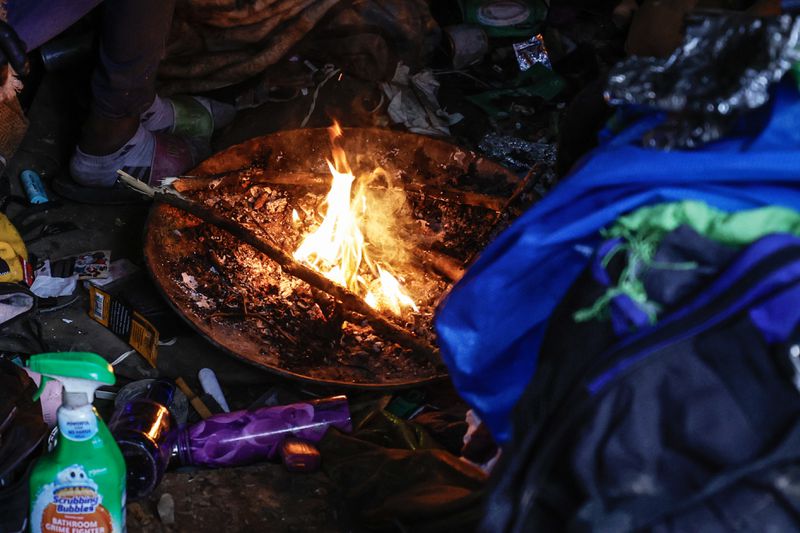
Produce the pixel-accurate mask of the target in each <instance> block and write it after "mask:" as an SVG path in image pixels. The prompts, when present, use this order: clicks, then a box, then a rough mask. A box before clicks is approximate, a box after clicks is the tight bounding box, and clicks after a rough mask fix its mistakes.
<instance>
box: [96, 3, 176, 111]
mask: <svg viewBox="0 0 800 533" xmlns="http://www.w3.org/2000/svg"><path fill="white" fill-rule="evenodd" d="M104 4H105V5H104V10H105V12H104V14H103V29H102V35H101V41H100V63H99V64H98V66H97V68H96V69H95V72H94V75H93V77H92V95H93V97H94V100H93V105H94V109H95V111H97V112H98V113H99V114H100V115H102V116H105V117H108V118H121V117H130V116H138V115H140V114H141V113H142V112H143V111H145V110H146V109H147V108H148V107H149V106H150V104H151V103H152V102H153V99H154V98H155V77H156V69H157V68H158V64H159V62H160V61H161V58H162V56H163V54H164V47H165V45H166V41H167V37H168V35H169V30H170V27H171V25H172V12H173V10H174V8H175V0H105V2H104Z"/></svg>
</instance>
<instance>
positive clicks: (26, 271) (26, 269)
mask: <svg viewBox="0 0 800 533" xmlns="http://www.w3.org/2000/svg"><path fill="white" fill-rule="evenodd" d="M19 260H20V264H21V265H22V281H24V282H25V285H27V286H28V287H30V286H31V285H33V280H34V279H35V278H36V276H34V274H33V265H32V264H31V263H30V261H26V260H25V259H23V258H21V257H20V258H19Z"/></svg>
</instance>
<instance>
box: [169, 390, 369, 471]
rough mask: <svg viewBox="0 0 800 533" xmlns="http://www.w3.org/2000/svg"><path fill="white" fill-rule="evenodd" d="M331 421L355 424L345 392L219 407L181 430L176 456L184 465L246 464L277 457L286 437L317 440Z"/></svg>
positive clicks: (348, 428)
mask: <svg viewBox="0 0 800 533" xmlns="http://www.w3.org/2000/svg"><path fill="white" fill-rule="evenodd" d="M331 426H333V427H335V428H337V429H339V430H341V431H344V432H347V433H349V432H351V431H352V430H353V427H352V424H351V422H350V408H349V406H348V405H347V397H345V396H334V397H332V398H325V399H322V400H314V401H310V402H301V403H293V404H289V405H279V406H275V407H261V408H259V409H253V410H247V411H236V412H233V413H221V414H218V415H214V416H212V417H210V418H207V419H205V420H201V421H200V422H197V423H196V424H193V425H192V426H189V427H187V428H184V429H183V430H181V432H180V434H179V435H178V438H177V440H176V442H175V446H174V447H173V450H172V457H173V461H175V463H174V464H180V465H198V466H211V467H222V466H238V465H247V464H251V463H256V462H259V461H264V460H269V459H273V458H275V457H277V456H278V453H279V450H280V447H281V445H282V444H283V441H284V440H285V439H286V438H288V437H295V438H297V439H300V440H303V441H306V442H311V443H316V442H319V441H320V440H321V439H322V437H323V436H324V435H325V432H326V431H327V430H328V428H329V427H331ZM171 464H173V463H171Z"/></svg>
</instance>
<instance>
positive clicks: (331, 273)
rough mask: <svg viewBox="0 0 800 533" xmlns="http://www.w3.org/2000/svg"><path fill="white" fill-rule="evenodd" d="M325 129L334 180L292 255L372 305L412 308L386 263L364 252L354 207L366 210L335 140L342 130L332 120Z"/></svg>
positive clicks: (399, 310)
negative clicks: (318, 219)
mask: <svg viewBox="0 0 800 533" xmlns="http://www.w3.org/2000/svg"><path fill="white" fill-rule="evenodd" d="M328 132H329V134H330V138H331V145H332V149H331V151H332V154H333V162H331V161H328V169H329V170H330V172H331V176H333V180H332V181H331V188H330V190H329V191H328V194H327V196H326V197H325V204H326V206H327V207H326V212H325V216H324V217H323V219H322V223H321V224H320V225H319V227H317V229H315V230H314V231H312V232H310V233H309V234H307V235H306V236H305V238H304V239H303V241H302V242H301V243H300V246H299V247H298V248H297V250H295V252H294V257H295V259H297V260H298V261H302V262H304V263H306V264H308V265H309V266H310V267H311V268H313V269H315V270H317V271H318V272H319V273H320V274H322V275H323V276H325V277H326V278H328V279H330V280H331V281H333V282H334V283H337V284H339V285H342V286H343V287H346V288H348V289H350V290H351V291H353V292H354V293H356V294H359V295H361V296H363V297H364V300H365V301H366V302H367V303H368V304H369V305H370V306H371V307H373V308H375V309H381V310H388V311H391V312H392V313H395V314H397V315H400V314H402V312H403V310H404V309H406V308H410V309H413V310H414V311H417V310H418V309H417V306H416V304H415V303H414V300H412V299H411V297H410V296H409V295H408V294H406V292H405V291H404V289H403V286H402V285H401V283H400V281H399V280H398V279H397V278H395V277H394V276H393V275H392V274H391V272H390V271H389V267H388V266H385V265H384V266H381V265H378V264H376V263H375V262H374V261H373V260H372V259H371V258H370V257H369V255H368V254H367V250H366V242H365V239H364V234H363V233H362V231H361V228H360V226H359V212H358V209H360V210H361V212H360V214H361V215H363V214H364V213H365V212H366V210H367V199H366V197H365V196H364V195H363V194H361V193H359V194H357V195H356V196H355V198H352V199H351V195H352V187H353V182H354V181H355V176H353V172H352V170H351V169H350V165H349V164H348V163H347V155H346V154H345V151H344V150H343V149H342V148H341V147H340V146H339V145H338V144H337V140H338V139H339V137H341V136H342V129H341V128H340V127H339V124H338V123H337V122H334V123H333V126H331V127H330V128H329V129H328Z"/></svg>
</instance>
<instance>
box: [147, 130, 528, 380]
mask: <svg viewBox="0 0 800 533" xmlns="http://www.w3.org/2000/svg"><path fill="white" fill-rule="evenodd" d="M340 145H341V146H342V147H343V148H344V149H345V151H346V153H347V156H348V159H349V161H350V164H351V166H352V167H353V171H354V174H355V175H356V176H358V175H359V174H360V173H361V172H366V171H369V170H371V169H373V168H375V167H378V166H380V167H381V168H384V169H386V172H387V174H391V175H392V176H394V177H395V179H396V180H399V181H395V182H394V185H393V186H394V187H397V183H400V184H401V185H402V188H405V190H410V189H409V188H411V189H414V190H415V191H416V194H408V195H407V199H406V200H405V201H406V202H407V204H404V205H408V206H409V209H408V210H409V212H412V213H413V220H412V222H414V223H415V224H416V223H419V225H420V228H423V229H424V230H425V231H429V232H430V233H432V234H435V235H437V236H440V237H441V238H440V239H439V240H438V241H437V242H436V243H434V244H435V246H436V248H437V250H436V251H437V253H445V254H447V255H449V256H450V257H452V258H453V259H455V262H456V263H458V262H462V261H465V260H468V259H469V258H470V257H472V256H473V255H474V254H475V253H476V252H478V251H480V250H481V249H482V248H483V247H484V246H485V245H486V244H487V241H488V239H489V233H490V230H491V227H492V225H493V223H494V221H495V220H496V218H497V206H498V205H501V206H502V205H503V203H504V201H505V199H506V198H507V197H508V196H510V195H511V193H512V192H513V190H514V189H515V187H516V185H517V183H518V178H517V177H516V176H515V175H514V174H512V173H511V172H509V171H508V170H506V169H504V168H503V167H501V166H499V165H497V164H495V163H493V162H491V161H488V160H486V159H484V158H482V157H481V156H479V155H477V154H475V153H473V152H470V151H468V150H464V149H461V148H459V147H457V146H453V145H451V144H448V143H446V142H443V141H439V140H435V139H431V138H428V137H422V136H418V135H413V134H408V133H400V132H395V131H391V130H381V129H358V128H352V129H350V128H345V129H344V136H343V138H342V139H341V141H340ZM330 154H331V146H330V140H329V136H328V132H327V130H325V129H304V130H293V131H283V132H279V133H275V134H272V135H267V136H264V137H259V138H255V139H252V140H250V141H247V142H244V143H242V144H239V145H236V146H232V147H230V148H228V149H227V150H224V151H222V152H220V153H218V154H216V155H214V156H212V157H211V158H210V159H208V160H206V161H205V162H203V163H202V164H201V165H200V166H199V167H197V168H196V169H194V170H193V171H191V172H189V173H187V175H190V176H196V177H198V178H204V179H198V180H196V181H193V182H191V183H190V182H189V180H186V179H184V180H182V181H181V183H182V184H184V185H185V188H184V189H183V190H184V193H183V194H185V195H186V196H188V197H192V198H193V199H195V200H196V201H202V202H204V203H205V204H206V205H211V206H213V208H214V209H215V210H217V211H218V212H220V213H222V214H225V213H227V216H233V217H236V218H237V219H238V220H240V221H243V222H244V223H248V222H247V221H254V222H253V224H255V227H257V228H258V231H262V232H263V234H264V235H266V236H267V237H268V238H270V239H273V240H274V242H276V243H278V244H279V245H281V246H282V247H283V248H284V250H286V251H287V252H289V253H291V252H292V250H293V249H294V248H293V246H295V245H296V243H298V242H299V240H300V238H301V237H302V235H303V234H304V233H305V232H306V231H307V228H298V227H296V222H295V225H294V226H293V225H292V223H291V221H292V210H293V206H300V207H298V209H301V208H302V209H306V208H303V207H302V205H301V202H302V201H306V203H308V202H309V200H308V198H309V197H311V198H315V196H314V194H316V195H320V196H319V197H320V198H324V194H325V192H326V190H327V187H325V190H320V179H321V178H320V179H318V180H317V183H315V184H314V185H313V187H311V186H309V188H306V189H304V188H303V187H302V186H300V187H298V186H297V184H296V183H295V184H292V185H291V186H284V185H285V183H284V184H283V185H281V184H278V185H273V184H272V183H271V182H270V183H267V184H265V183H264V180H271V179H273V178H274V177H281V176H297V175H299V174H308V175H312V176H325V175H327V174H328V169H327V164H326V159H328V158H330V157H331V156H330ZM279 182H280V180H277V181H276V183H279ZM186 184H188V185H186ZM254 187H255V188H254ZM187 188H188V189H189V190H187ZM443 189H446V190H447V191H448V194H449V197H448V198H447V199H443V198H441V197H440V198H436V194H435V192H436V191H439V190H443ZM312 190H313V194H312V193H311V192H309V191H312ZM423 190H424V192H420V191H423ZM430 191H433V194H428V193H429V192H430ZM459 192H464V193H467V194H470V193H480V194H477V195H476V196H479V197H481V198H490V199H492V200H495V202H494V204H493V205H488V206H484V205H480V202H478V203H476V202H475V201H474V199H473V200H469V201H468V202H467V204H466V205H465V204H463V203H459V202H460V201H459V200H458V198H460V197H459ZM488 194H491V196H488ZM276 195H277V197H278V199H279V200H280V202H278V203H275V204H270V205H268V206H267V207H263V208H262V206H264V205H265V203H264V201H262V200H263V198H266V197H267V196H269V197H270V198H275V197H276ZM262 197H263V198H262ZM454 198H455V200H454ZM304 199H305V200H304ZM490 203H491V202H490ZM242 206H244V207H242ZM249 206H252V209H254V210H259V211H257V212H256V211H251V210H250V209H251V207H249ZM275 206H278V207H275ZM226 210H227V211H226ZM244 211H247V212H248V213H249V214H245V215H243V212H244ZM303 212H304V213H305V212H307V210H306V211H303ZM312 212H313V210H312ZM253 213H255V214H257V215H258V217H261V218H259V219H258V220H255V218H253ZM243 216H247V217H249V218H247V219H246V220H245V219H242V218H241V217H243ZM256 218H257V217H256ZM259 220H260V222H259ZM431 228H432V229H431ZM425 231H421V232H420V233H425ZM220 243H223V244H220ZM427 244H429V243H426V246H427ZM212 245H214V246H217V247H222V248H220V249H218V250H217V251H214V250H212V249H211V248H209V247H210V246H212ZM232 249H233V250H235V251H231V250H232ZM245 249H246V250H245ZM245 251H247V253H248V254H250V255H248V256H247V257H248V259H246V260H245V261H244V262H240V263H239V265H240V267H237V270H236V271H232V272H229V273H228V274H226V275H223V274H222V273H220V272H219V270H220V268H222V267H220V261H221V262H222V264H223V265H225V268H228V267H227V265H229V264H231V259H230V258H229V257H228V256H225V257H223V258H222V259H220V256H221V255H223V256H224V255H225V254H239V253H244V252H245ZM145 256H146V261H147V265H148V268H149V270H150V272H151V274H152V277H153V279H154V280H155V282H156V285H157V286H158V287H159V288H160V290H161V291H162V293H163V294H164V296H165V297H166V299H167V301H168V302H169V303H170V305H171V306H172V308H173V309H174V310H175V311H176V312H177V313H178V314H179V315H180V316H181V317H183V318H184V319H185V320H186V321H187V322H188V323H189V324H190V325H191V326H192V327H193V328H194V329H195V330H196V331H197V332H199V333H200V334H201V335H202V336H203V337H205V338H206V339H208V340H209V341H210V342H211V343H212V344H214V345H215V346H217V347H218V348H220V349H222V350H223V351H224V352H226V353H228V354H230V355H232V356H234V357H236V358H239V359H242V360H244V361H246V362H248V363H251V364H254V365H256V366H258V367H261V368H263V369H266V370H268V371H270V372H274V373H276V374H279V375H281V376H284V377H289V378H292V379H296V380H301V381H305V382H313V383H316V384H324V385H330V386H335V387H338V388H351V389H353V388H354V389H400V388H407V387H413V386H418V385H422V384H425V383H430V382H433V381H436V380H439V379H442V378H444V377H446V373H445V372H446V371H445V369H444V368H443V367H442V366H438V367H437V366H435V365H431V364H430V363H429V362H427V361H425V360H424V359H423V358H420V357H419V356H418V355H415V354H413V353H412V352H410V351H409V350H404V349H402V348H400V347H399V346H398V345H396V344H394V343H391V342H389V341H385V339H382V338H381V337H380V335H376V334H375V332H374V331H372V330H371V329H370V328H369V326H367V325H366V324H365V323H361V324H355V323H353V322H349V321H344V324H345V326H343V327H340V329H339V330H337V331H345V330H346V331H347V332H346V334H342V335H341V336H342V339H341V340H339V341H335V342H330V343H328V344H326V342H327V341H324V342H323V341H319V338H320V335H321V334H320V331H324V328H325V327H326V326H325V322H324V321H325V320H327V319H326V318H325V316H324V315H323V316H322V321H320V322H318V323H317V322H314V321H313V320H312V319H309V318H308V317H306V316H305V315H303V316H302V317H301V318H300V319H295V318H296V316H298V315H302V314H303V313H305V309H308V308H310V307H314V299H312V298H311V297H310V296H309V295H311V294H313V290H312V289H311V288H309V287H308V286H307V285H305V284H304V283H303V282H299V281H298V280H295V279H294V278H291V276H289V275H287V274H285V273H283V272H282V271H281V270H280V268H279V267H278V266H277V264H275V263H273V262H272V261H271V260H270V259H268V258H267V257H266V256H264V255H262V254H260V253H258V252H256V251H255V250H253V249H251V248H249V246H247V245H244V244H241V243H239V242H238V241H233V238H232V237H230V236H229V235H228V234H225V233H224V232H222V231H221V230H219V229H217V228H213V227H210V226H208V225H206V224H204V223H202V222H200V221H199V220H198V219H195V218H194V217H192V216H191V215H188V214H186V213H184V212H183V211H180V210H178V209H175V208H173V207H170V206H166V205H163V204H156V205H154V207H153V208H152V210H151V212H150V215H149V218H148V222H147V229H146V234H145ZM226 257H227V259H226ZM236 257H239V256H236ZM420 261H421V260H420ZM256 263H257V265H255V266H257V267H258V268H259V270H257V272H267V271H268V272H270V274H269V275H270V276H272V277H273V278H274V280H275V284H276V286H277V285H281V286H285V285H287V284H291V283H293V284H294V285H292V286H293V287H295V289H294V292H293V293H291V294H290V295H288V296H287V295H286V294H284V293H285V288H281V289H277V288H275V290H273V291H271V292H270V291H266V292H264V293H263V294H264V295H266V296H265V297H264V298H261V297H258V298H253V299H251V300H249V302H250V303H247V301H246V300H247V298H250V296H247V295H246V293H247V292H248V291H250V290H251V288H252V286H251V285H248V284H247V283H246V282H245V283H241V282H238V281H236V280H241V279H242V278H241V276H242V275H244V274H242V272H241V270H243V269H244V270H247V269H249V268H255V267H254V264H256ZM418 264H422V263H418ZM215 265H216V266H215ZM242 265H243V266H242ZM421 268H422V267H421ZM424 272H426V273H425V274H424V275H423V278H425V283H427V285H426V287H434V288H435V290H431V291H429V292H430V294H428V295H427V296H426V299H425V302H424V305H423V304H422V303H420V315H421V317H420V316H415V317H414V321H415V322H414V323H411V324H409V323H406V324H405V325H404V327H406V328H407V329H409V330H412V331H414V332H415V334H418V335H421V336H423V337H425V338H426V340H428V341H430V342H435V337H434V334H433V331H432V325H431V324H432V320H433V312H434V310H435V306H436V304H437V302H438V300H439V299H440V297H441V296H442V295H443V294H444V293H445V292H446V291H447V289H448V288H449V286H450V282H449V281H446V280H444V278H443V277H438V278H437V277H436V274H434V273H433V270H425V271H424ZM225 276H227V277H225ZM236 276H240V277H239V278H237V277H236ZM428 276H430V279H429V278H428ZM434 278H435V279H434ZM245 279H248V278H245ZM249 279H252V278H249ZM270 279H272V278H270ZM231 280H233V282H232V281H231ZM431 280H433V281H431ZM298 284H299V285H298ZM243 285H247V287H248V288H247V289H245V290H244V291H242V289H241V287H242V286H243ZM256 285H258V286H259V287H261V285H259V284H256ZM237 287H239V288H237ZM259 290H260V289H259ZM226 291H227V292H226ZM237 291H238V292H237ZM241 292H244V293H245V296H243V297H242V303H241V309H242V312H241V313H240V314H239V316H234V315H236V313H221V312H218V310H219V306H218V307H217V311H214V309H213V308H214V304H211V305H209V304H208V303H207V302H208V300H207V299H206V296H204V294H212V293H213V294H228V295H229V296H230V297H229V298H228V299H227V300H226V299H225V298H223V297H222V296H220V297H219V299H218V300H217V301H218V302H227V301H228V300H231V301H233V304H231V303H225V305H234V306H235V305H239V304H236V301H235V298H234V296H235V295H236V294H239V293H241ZM259 294H262V293H259ZM231 295H233V296H231ZM212 299H213V298H212ZM267 300H268V301H269V303H268V302H267ZM309 301H310V302H311V303H310V304H309ZM418 303H419V302H418ZM330 304H331V308H333V309H335V308H336V306H335V304H334V302H333V301H330ZM219 305H222V304H221V303H220V304H219ZM258 306H260V307H258ZM292 306H294V307H292ZM248 307H249V308H250V309H251V311H248ZM322 307H324V306H321V305H317V306H316V309H314V311H316V312H319V311H321V310H322ZM254 308H255V309H256V311H257V312H256V313H253V312H252V309H254ZM228 310H230V308H228ZM325 312H326V313H327V311H325ZM309 313H310V312H309ZM334 315H335V312H334V311H332V312H331V316H334ZM351 318H352V317H351ZM331 320H332V319H331ZM339 326H341V324H339ZM334 327H335V326H334ZM348 328H350V329H348ZM351 330H352V331H351ZM362 345H363V346H362ZM376 358H377V359H376Z"/></svg>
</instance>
